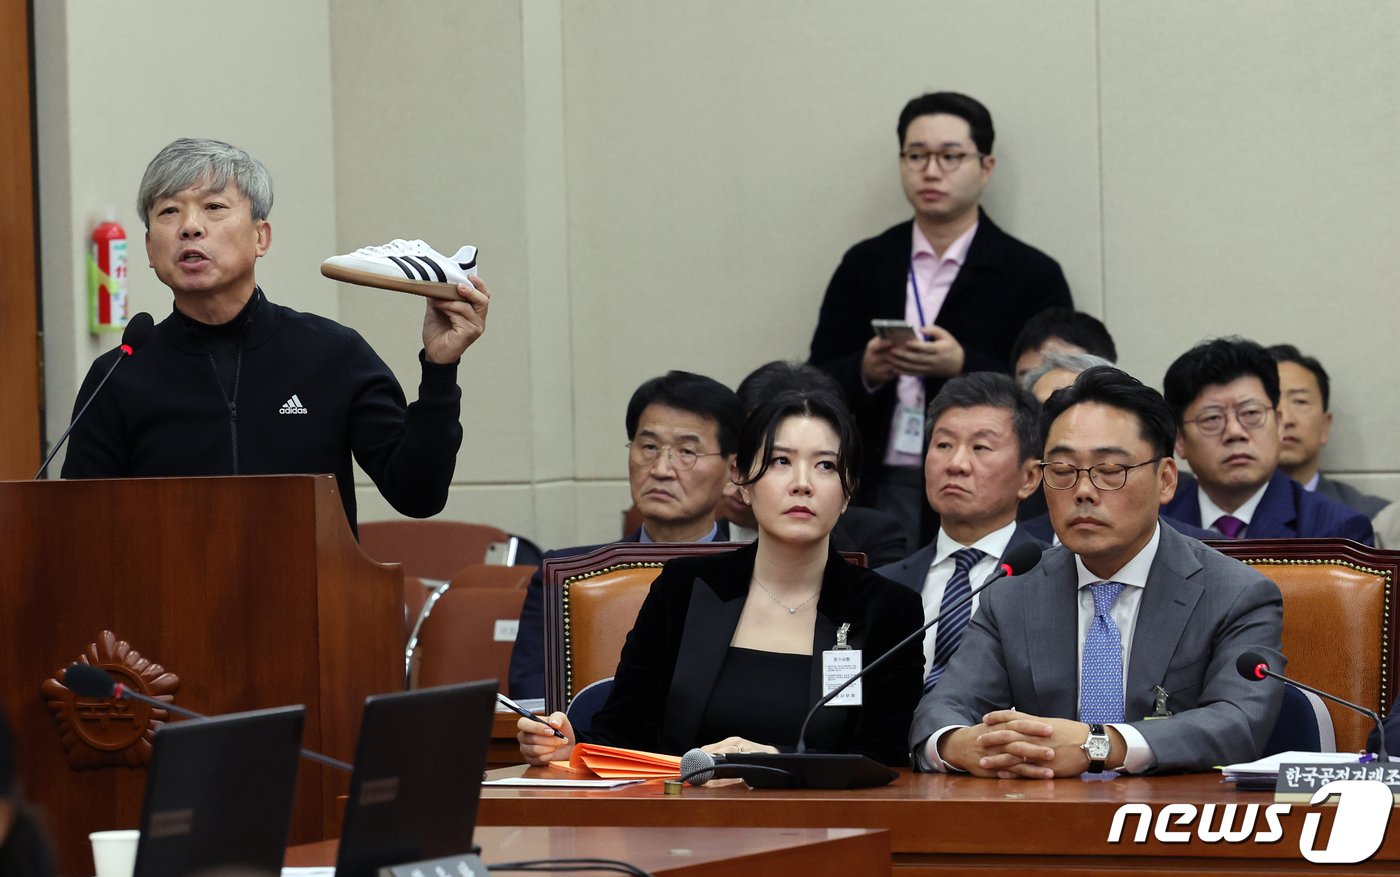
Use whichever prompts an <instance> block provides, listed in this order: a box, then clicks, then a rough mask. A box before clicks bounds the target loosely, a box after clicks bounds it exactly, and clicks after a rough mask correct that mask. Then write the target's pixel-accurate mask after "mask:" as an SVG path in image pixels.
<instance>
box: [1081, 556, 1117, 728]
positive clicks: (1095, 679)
mask: <svg viewBox="0 0 1400 877" xmlns="http://www.w3.org/2000/svg"><path fill="white" fill-rule="evenodd" d="M1124 587H1126V585H1122V584H1119V583H1118V582H1098V583H1097V584H1093V585H1090V586H1089V589H1090V590H1091V591H1093V592H1094V620H1093V621H1092V622H1090V624H1089V630H1088V631H1087V632H1086V633H1085V636H1084V671H1083V677H1082V678H1081V679H1080V680H1079V721H1081V722H1089V723H1090V724H1095V723H1097V724H1101V725H1107V724H1110V723H1112V722H1121V721H1123V638H1122V637H1121V636H1119V634H1118V625H1116V624H1114V623H1113V615H1112V614H1111V610H1112V609H1113V601H1114V600H1117V599H1118V595H1119V594H1121V593H1122V592H1123V588H1124Z"/></svg>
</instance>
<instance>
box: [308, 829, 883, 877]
mask: <svg viewBox="0 0 1400 877" xmlns="http://www.w3.org/2000/svg"><path fill="white" fill-rule="evenodd" d="M475 840H476V842H477V844H479V845H480V846H481V850H482V853H481V858H482V861H483V862H485V863H486V864H487V865H491V864H493V863H499V862H517V861H522V860H529V859H559V858H582V857H588V858H608V859H617V860H620V861H624V862H628V863H630V864H632V865H635V866H637V867H639V868H641V869H642V870H644V871H648V872H650V873H652V874H657V875H661V874H665V875H673V877H711V875H713V877H775V875H787V874H810V875H817V874H840V875H843V877H844V875H850V877H877V875H879V877H887V875H889V873H890V838H889V833H888V832H884V831H870V830H866V829H844V828H835V829H824V828H802V829H773V828H743V829H735V828H629V827H600V826H595V827H557V826H556V827H547V828H546V827H533V828H522V827H487V828H478V829H477V831H476V838H475ZM337 843H338V841H334V840H328V841H322V842H321V843H314V844H305V845H302V846H296V847H292V848H291V849H289V850H288V851H287V858H286V862H285V864H287V865H288V866H293V867H295V866H300V867H309V866H317V865H332V864H334V863H335V852H336V845H337Z"/></svg>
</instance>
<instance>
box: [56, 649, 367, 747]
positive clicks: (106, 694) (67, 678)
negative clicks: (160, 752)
mask: <svg viewBox="0 0 1400 877" xmlns="http://www.w3.org/2000/svg"><path fill="white" fill-rule="evenodd" d="M63 684H64V685H66V686H68V689H69V690H70V691H72V692H73V693H74V694H76V695H78V696H79V697H92V698H103V699H105V698H113V699H115V700H139V701H140V702H141V703H144V704H149V705H151V706H153V707H155V708H156V709H162V710H169V711H170V712H172V713H175V714H176V715H180V716H184V717H185V718H187V719H207V718H209V717H208V716H206V715H203V714H201V713H197V712H195V711H194V710H187V709H185V708H184V707H182V706H176V705H175V704H173V703H166V702H165V701H163V700H159V699H157V698H154V697H151V696H150V695H148V694H142V693H141V692H139V691H136V690H134V689H131V688H128V687H127V686H126V685H125V684H123V683H121V682H118V681H117V680H115V679H113V678H112V674H111V673H108V672H107V671H106V670H103V669H102V668H101V667H94V666H93V665H91V664H69V665H68V669H67V670H65V671H63ZM301 757H302V758H305V759H308V760H310V761H316V762H319V763H321V764H324V765H326V766H328V767H333V768H335V769H336V770H343V771H345V772H346V773H352V772H353V771H354V770H355V769H354V768H353V767H352V766H350V765H348V764H346V763H345V762H343V761H340V760H338V759H335V758H331V757H330V756H329V755H322V754H321V753H319V752H313V751H311V750H310V749H307V748H306V747H304V746H303V747H302V750H301Z"/></svg>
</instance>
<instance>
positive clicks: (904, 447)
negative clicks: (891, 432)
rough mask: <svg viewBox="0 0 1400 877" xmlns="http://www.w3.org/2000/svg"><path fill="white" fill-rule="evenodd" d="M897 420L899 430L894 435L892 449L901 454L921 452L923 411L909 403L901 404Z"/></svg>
mask: <svg viewBox="0 0 1400 877" xmlns="http://www.w3.org/2000/svg"><path fill="white" fill-rule="evenodd" d="M898 422H899V432H898V433H896V434H895V437H894V449H895V450H896V451H899V452H900V453H901V454H915V455H921V454H923V452H924V412H922V411H920V410H919V409H918V408H914V407H912V406H909V405H904V406H901V407H900V409H899V421H898Z"/></svg>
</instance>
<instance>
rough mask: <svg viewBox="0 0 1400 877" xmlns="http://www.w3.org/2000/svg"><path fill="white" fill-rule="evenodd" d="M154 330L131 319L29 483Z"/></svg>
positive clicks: (145, 321)
mask: <svg viewBox="0 0 1400 877" xmlns="http://www.w3.org/2000/svg"><path fill="white" fill-rule="evenodd" d="M155 328H156V321H155V320H154V319H153V318H152V317H151V315H150V314H148V313H146V312H145V311H142V312H141V313H139V314H137V315H136V316H134V317H132V318H131V319H130V320H129V321H128V322H127V324H126V331H124V332H122V344H121V347H118V348H117V349H118V350H120V351H121V356H118V357H117V358H116V359H115V360H113V362H112V367H111V368H109V369H107V374H105V375H103V376H102V380H100V381H98V383H97V387H96V388H94V389H93V391H92V395H90V396H88V398H87V401H86V402H84V403H83V407H82V408H79V409H78V413H77V414H74V415H73V419H72V420H71V421H70V422H69V423H68V428H67V429H65V430H64V431H63V435H61V436H59V437H58V441H56V442H54V443H53V449H52V450H50V451H49V455H48V456H47V457H45V458H44V462H43V464H42V465H40V466H39V471H38V472H35V473H34V477H33V478H32V479H30V480H31V481H38V480H39V476H40V475H43V474H44V470H45V469H47V468H49V464H50V463H52V462H53V458H54V455H55V454H57V453H58V449H59V448H61V447H63V443H64V442H65V441H67V440H68V434H69V433H70V432H72V431H73V427H75V426H77V425H78V419H79V418H81V417H82V416H83V414H84V412H86V411H87V410H88V406H89V405H91V404H92V400H93V399H96V398H97V394H98V393H99V392H101V391H102V388H103V387H104V386H106V384H107V379H108V378H110V377H111V376H112V372H114V371H116V370H117V366H119V365H121V364H122V363H123V362H125V361H126V359H127V357H129V356H131V355H132V354H133V353H135V352H136V351H138V350H140V349H141V345H143V344H145V343H146V340H147V339H149V338H150V337H151V332H153V331H154V330H155ZM177 712H178V711H177Z"/></svg>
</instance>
